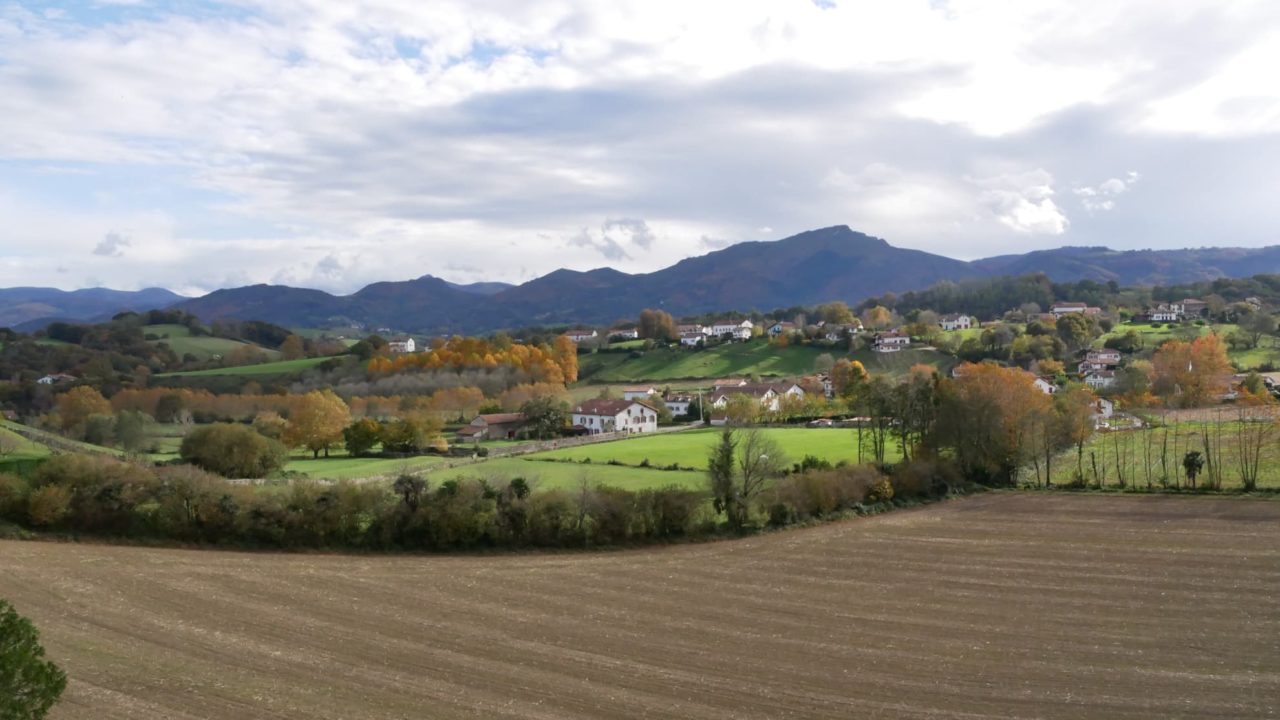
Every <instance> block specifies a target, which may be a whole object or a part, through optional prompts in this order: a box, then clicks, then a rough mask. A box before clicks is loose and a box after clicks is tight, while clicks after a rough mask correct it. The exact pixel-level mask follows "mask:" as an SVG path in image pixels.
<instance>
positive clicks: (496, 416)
mask: <svg viewBox="0 0 1280 720" xmlns="http://www.w3.org/2000/svg"><path fill="white" fill-rule="evenodd" d="M523 427H524V415H523V414H521V413H488V414H484V415H477V416H476V418H475V419H474V420H472V421H471V423H470V424H468V425H465V426H463V427H462V428H461V429H459V430H458V432H457V436H458V439H459V440H462V441H467V442H480V441H482V440H515V439H516V436H517V435H518V434H519V433H520V430H521V429H522V428H523Z"/></svg>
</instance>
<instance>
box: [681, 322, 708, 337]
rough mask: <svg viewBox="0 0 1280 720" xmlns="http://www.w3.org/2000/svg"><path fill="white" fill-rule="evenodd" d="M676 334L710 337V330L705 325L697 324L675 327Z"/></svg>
mask: <svg viewBox="0 0 1280 720" xmlns="http://www.w3.org/2000/svg"><path fill="white" fill-rule="evenodd" d="M676 332H678V333H680V334H681V335H684V334H685V333H689V334H691V335H692V334H696V335H710V334H711V328H710V327H708V326H707V325H699V324H697V323H693V324H685V325H678V326H676Z"/></svg>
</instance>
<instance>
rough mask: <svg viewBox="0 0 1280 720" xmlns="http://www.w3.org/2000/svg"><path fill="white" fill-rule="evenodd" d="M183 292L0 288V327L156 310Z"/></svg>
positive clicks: (95, 318)
mask: <svg viewBox="0 0 1280 720" xmlns="http://www.w3.org/2000/svg"><path fill="white" fill-rule="evenodd" d="M186 299H187V298H185V297H184V296H182V295H179V294H177V293H174V292H170V291H168V290H165V289H164V288H146V289H145V290H135V291H126V290H108V289H106V288H85V289H83V290H57V289H54V288H40V287H16V288H3V289H0V327H12V328H16V329H26V328H27V327H28V326H37V327H44V326H45V325H48V324H49V323H51V322H54V321H56V320H69V321H75V322H99V321H103V320H109V319H111V316H112V315H114V314H116V313H118V312H122V311H124V310H153V309H155V308H162V307H167V306H169V305H173V304H174V303H176V302H179V301H181V300H186Z"/></svg>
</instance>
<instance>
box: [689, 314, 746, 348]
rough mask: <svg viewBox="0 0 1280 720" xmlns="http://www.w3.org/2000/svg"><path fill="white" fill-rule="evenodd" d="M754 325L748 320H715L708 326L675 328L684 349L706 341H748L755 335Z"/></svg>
mask: <svg viewBox="0 0 1280 720" xmlns="http://www.w3.org/2000/svg"><path fill="white" fill-rule="evenodd" d="M755 330H756V326H755V323H753V322H751V321H750V320H725V319H721V320H716V321H715V322H713V323H711V324H710V325H702V324H697V323H694V324H685V325H680V326H679V327H677V328H676V331H677V332H678V333H679V334H680V344H681V345H683V346H685V347H697V346H699V345H703V344H705V343H706V341H707V340H708V339H711V338H720V339H722V340H750V339H751V337H752V335H754V334H755Z"/></svg>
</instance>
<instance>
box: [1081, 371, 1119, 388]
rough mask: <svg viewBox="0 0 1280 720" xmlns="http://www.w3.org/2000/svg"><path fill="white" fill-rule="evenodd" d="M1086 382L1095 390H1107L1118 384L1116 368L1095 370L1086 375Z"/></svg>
mask: <svg viewBox="0 0 1280 720" xmlns="http://www.w3.org/2000/svg"><path fill="white" fill-rule="evenodd" d="M1084 384H1085V385H1088V386H1089V387H1091V388H1093V389H1094V390H1106V389H1109V388H1111V387H1112V386H1114V385H1115V384H1116V373H1115V371H1114V370H1094V371H1093V372H1091V373H1089V374H1088V375H1085V376H1084Z"/></svg>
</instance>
